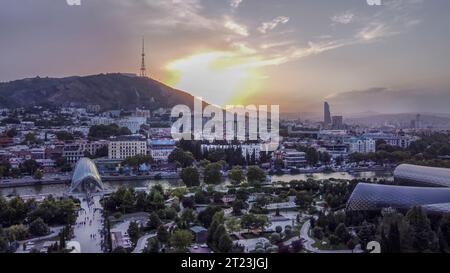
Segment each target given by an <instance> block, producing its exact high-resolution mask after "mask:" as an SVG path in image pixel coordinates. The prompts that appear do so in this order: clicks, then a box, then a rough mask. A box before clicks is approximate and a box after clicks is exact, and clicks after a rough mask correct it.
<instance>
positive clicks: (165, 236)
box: [157, 225, 170, 243]
mask: <svg viewBox="0 0 450 273" xmlns="http://www.w3.org/2000/svg"><path fill="white" fill-rule="evenodd" d="M157 238H158V241H160V242H161V243H168V242H169V238H170V234H169V232H168V231H167V229H166V228H165V227H164V226H163V225H160V226H159V228H158V231H157Z"/></svg>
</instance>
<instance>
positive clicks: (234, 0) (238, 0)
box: [230, 0, 243, 9]
mask: <svg viewBox="0 0 450 273" xmlns="http://www.w3.org/2000/svg"><path fill="white" fill-rule="evenodd" d="M242 1H243V0H230V6H231V7H232V8H233V9H237V8H239V6H240V5H241V4H242Z"/></svg>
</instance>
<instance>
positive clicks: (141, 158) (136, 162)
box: [122, 155, 154, 169]
mask: <svg viewBox="0 0 450 273" xmlns="http://www.w3.org/2000/svg"><path fill="white" fill-rule="evenodd" d="M153 162H154V160H153V157H152V156H151V155H135V156H132V157H128V158H127V159H125V160H124V161H123V162H122V165H128V166H130V167H132V168H134V169H137V168H139V167H140V166H141V165H142V164H146V165H150V164H153Z"/></svg>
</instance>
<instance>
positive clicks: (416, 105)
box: [0, 0, 450, 114]
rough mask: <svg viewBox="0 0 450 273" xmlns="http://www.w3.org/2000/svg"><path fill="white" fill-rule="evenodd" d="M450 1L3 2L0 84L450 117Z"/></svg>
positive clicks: (286, 109)
mask: <svg viewBox="0 0 450 273" xmlns="http://www.w3.org/2000/svg"><path fill="white" fill-rule="evenodd" d="M449 12H450V1H448V0H382V5H381V6H370V5H368V4H367V0H81V5H80V6H69V5H67V3H66V0H38V1H37V0H1V8H0V37H1V39H0V81H10V80H15V79H22V78H27V77H35V76H41V77H44V76H50V77H64V76H72V75H90V74H99V73H108V72H128V73H130V72H131V73H138V72H139V66H140V50H141V41H142V37H145V41H146V54H147V57H146V62H147V68H148V74H149V75H150V76H151V77H152V78H154V79H157V80H159V81H161V82H163V83H166V84H168V85H170V86H172V87H175V88H178V89H181V90H184V91H186V92H189V93H191V94H193V95H195V96H199V97H202V98H204V99H205V100H207V101H208V102H211V103H214V104H218V105H221V106H225V105H227V104H244V105H248V104H278V105H280V107H281V111H282V112H296V113H305V112H321V111H322V104H323V101H325V100H326V101H329V102H330V104H331V107H332V111H333V113H335V114H337V113H339V114H350V113H362V112H378V113H405V112H437V113H450V107H448V106H449V105H450V77H449V76H448V75H449V71H450V50H449V48H450V35H448V34H449V33H450V16H448V14H449Z"/></svg>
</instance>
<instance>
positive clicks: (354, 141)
mask: <svg viewBox="0 0 450 273" xmlns="http://www.w3.org/2000/svg"><path fill="white" fill-rule="evenodd" d="M348 145H349V153H350V154H353V153H361V154H367V153H374V152H376V141H375V140H374V139H372V138H364V137H360V138H356V137H353V138H350V139H349V141H348Z"/></svg>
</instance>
